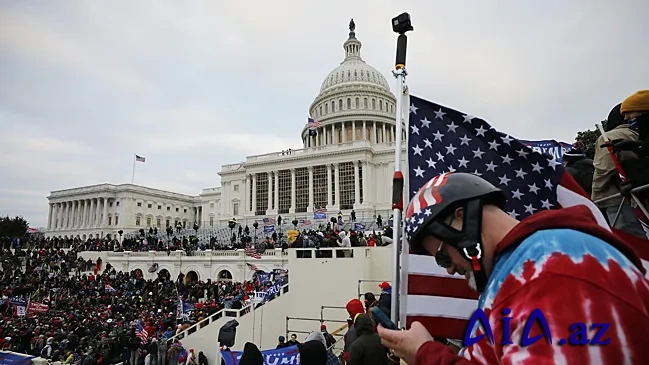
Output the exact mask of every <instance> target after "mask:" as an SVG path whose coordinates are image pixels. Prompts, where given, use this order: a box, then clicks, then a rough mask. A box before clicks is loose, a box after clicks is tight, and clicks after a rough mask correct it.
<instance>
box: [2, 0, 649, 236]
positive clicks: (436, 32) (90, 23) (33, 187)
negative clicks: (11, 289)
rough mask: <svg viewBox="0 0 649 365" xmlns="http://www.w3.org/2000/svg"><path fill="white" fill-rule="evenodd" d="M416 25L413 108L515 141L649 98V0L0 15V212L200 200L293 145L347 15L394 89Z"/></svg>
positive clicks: (170, 4) (58, 6)
mask: <svg viewBox="0 0 649 365" xmlns="http://www.w3.org/2000/svg"><path fill="white" fill-rule="evenodd" d="M402 11H408V12H410V14H411V15H412V18H413V24H414V26H415V32H413V33H412V34H411V36H410V37H409V49H408V71H409V78H408V83H409V86H410V90H411V92H412V94H413V95H417V96H421V97H425V98H428V99H431V100H434V101H436V102H438V103H441V104H446V105H448V106H450V107H455V108H456V109H459V110H462V111H466V112H468V113H471V114H473V115H477V116H481V117H483V118H486V119H487V120H489V121H490V122H491V124H492V125H494V126H495V127H496V128H497V129H499V130H501V131H504V132H507V133H509V134H511V135H513V136H516V137H519V138H523V139H558V140H563V141H566V142H571V141H572V140H573V139H574V135H575V134H576V132H577V131H578V130H582V129H585V128H591V127H593V124H594V123H596V122H598V121H600V120H601V119H603V118H605V117H606V115H607V114H608V111H609V110H610V109H611V107H612V106H613V105H615V104H616V103H618V102H620V101H621V100H622V99H623V98H624V97H626V96H627V95H629V94H631V93H633V92H634V91H636V90H638V89H642V88H649V66H648V65H649V63H648V60H649V48H648V47H647V34H649V23H648V22H647V14H649V2H648V1H646V0H634V1H632V0H628V1H623V0H622V1H617V2H615V1H608V0H574V1H549V0H546V1H486V0H483V1H432V0H419V1H386V0H372V1H360V0H357V1H349V0H331V1H326V2H325V1H304V0H291V1H282V0H276V1H261V0H252V1H240V0H233V1H225V0H205V1H190V0H187V1H164V0H155V1H154V0H151V1H140V0H138V1H122V0H119V1H73V0H68V1H45V0H41V1H38V0H35V1H17V0H4V1H2V2H0V128H1V129H0V169H1V170H0V171H2V172H1V173H0V215H5V214H9V215H22V216H24V217H25V218H26V219H27V220H28V221H29V222H30V223H31V225H32V226H36V227H37V226H43V225H45V224H46V221H47V213H48V208H47V199H46V198H45V197H46V196H47V195H48V193H49V192H50V191H51V190H58V189H65V188H73V187H78V186H84V185H90V184H98V183H104V182H109V183H116V184H118V183H127V182H130V178H131V168H132V161H133V155H134V154H135V153H137V154H139V155H141V156H145V157H146V158H147V161H146V163H144V164H138V166H137V171H136V183H137V184H141V185H146V186H150V187H155V188H159V189H166V190H171V191H175V192H179V193H185V194H192V195H196V194H198V193H200V189H201V188H206V187H214V186H218V185H219V177H218V175H217V172H218V171H219V169H220V166H221V165H223V164H228V163H235V162H238V161H241V160H243V159H244V158H245V156H247V155H252V154H262V153H267V152H271V151H277V150H282V149H285V148H288V147H292V148H299V147H300V145H301V143H300V137H299V132H300V130H301V128H302V127H303V126H304V124H305V121H306V118H307V114H308V107H309V105H310V103H311V101H312V100H313V99H314V98H315V97H316V95H317V94H318V91H319V89H320V85H321V82H322V80H323V79H324V77H325V76H326V75H327V74H328V73H329V71H330V70H331V69H333V68H334V67H336V66H337V65H338V64H339V63H340V62H341V61H342V58H343V55H344V52H343V49H342V43H343V42H344V41H345V40H346V39H347V34H348V29H347V26H348V23H349V19H350V18H351V17H353V18H354V20H355V22H356V27H357V28H356V34H357V37H358V38H359V39H360V40H361V41H362V42H363V49H362V56H363V58H364V59H365V60H366V61H367V62H368V63H369V64H371V65H373V66H374V67H376V68H378V69H379V70H381V71H382V72H383V73H384V75H386V77H388V76H389V77H390V78H389V80H394V79H393V78H392V77H391V76H390V71H391V69H392V67H393V62H394V51H395V42H396V36H395V34H394V33H392V30H391V26H390V19H391V18H392V17H393V16H395V15H397V14H399V13H400V12H402Z"/></svg>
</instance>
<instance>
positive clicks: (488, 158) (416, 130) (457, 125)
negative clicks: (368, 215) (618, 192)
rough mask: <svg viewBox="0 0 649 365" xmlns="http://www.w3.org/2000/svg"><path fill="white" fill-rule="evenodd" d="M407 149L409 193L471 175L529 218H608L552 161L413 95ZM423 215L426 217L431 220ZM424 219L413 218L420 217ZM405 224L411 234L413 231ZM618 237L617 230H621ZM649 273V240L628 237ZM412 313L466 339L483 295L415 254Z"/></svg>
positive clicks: (512, 211) (410, 265) (515, 213)
mask: <svg viewBox="0 0 649 365" xmlns="http://www.w3.org/2000/svg"><path fill="white" fill-rule="evenodd" d="M410 102H411V105H410V118H409V120H410V122H409V127H410V128H409V131H408V133H409V143H408V168H409V183H410V185H409V190H410V198H411V199H412V198H413V197H414V195H415V194H416V193H417V191H418V190H419V188H420V187H421V186H422V185H423V184H425V183H427V182H428V181H429V180H430V179H432V178H433V177H435V176H437V175H439V174H442V173H445V172H455V171H458V172H468V173H472V174H474V175H478V176H480V177H482V178H484V179H485V180H488V181H489V182H491V183H492V184H494V185H495V186H497V187H499V188H501V189H502V190H503V191H504V192H505V193H506V194H507V195H508V203H507V205H506V207H505V210H506V211H507V212H508V213H509V215H511V216H512V217H515V218H516V219H519V220H520V219H523V218H525V217H527V216H529V215H531V214H534V213H536V212H540V211H543V210H545V209H556V208H560V207H562V206H563V207H568V206H573V205H580V204H583V205H587V206H589V207H590V208H591V211H592V212H593V214H594V215H595V216H596V217H597V219H598V222H599V223H600V225H602V226H605V227H608V225H607V223H606V220H605V218H604V216H603V215H602V213H601V212H600V211H599V209H597V207H596V206H595V205H594V203H593V202H591V201H590V200H589V199H588V198H586V195H585V193H584V192H583V190H582V189H581V188H580V187H579V185H577V183H576V182H575V181H574V179H572V177H571V176H570V174H568V173H564V168H563V165H562V164H561V163H559V162H557V161H556V160H554V159H553V158H552V157H550V156H549V155H545V154H540V153H538V152H534V151H533V150H532V149H531V148H530V147H528V146H526V145H524V144H523V143H521V142H520V141H518V140H517V139H515V138H513V137H511V136H509V135H506V134H503V133H500V132H498V131H496V130H495V129H493V128H492V127H491V126H490V125H489V124H488V123H487V122H486V121H484V120H482V119H480V118H477V117H474V116H471V115H469V114H465V113H461V112H459V111H456V110H453V109H450V108H447V107H444V106H441V105H438V104H435V103H432V102H429V101H426V100H423V99H420V98H417V97H414V96H411V97H410ZM424 213H425V211H424V212H421V213H419V214H420V215H421V214H424ZM418 218H419V217H418V216H417V214H415V215H414V216H413V218H412V219H418ZM409 223H410V222H406V223H405V228H406V229H408V228H409ZM616 233H617V232H616ZM624 238H625V239H627V242H628V243H629V244H631V245H632V246H633V247H634V249H636V251H637V252H638V253H639V254H640V256H641V258H642V259H643V264H644V266H645V268H647V269H648V271H649V242H647V241H646V240H643V239H638V238H634V239H629V237H627V236H625V237H624ZM405 266H406V268H407V270H408V280H407V293H408V296H407V297H406V302H405V309H404V310H405V311H406V315H407V325H408V326H410V323H412V322H413V321H419V322H421V323H422V324H423V325H424V326H425V327H426V328H428V330H429V331H430V333H431V335H433V336H436V337H445V338H450V339H461V338H463V337H464V332H465V330H466V328H467V325H468V318H469V317H470V315H471V314H472V313H473V311H474V310H475V309H476V308H477V301H476V299H477V298H478V293H476V292H474V291H473V290H471V289H470V288H469V286H468V284H467V283H466V280H465V279H464V277H461V276H451V275H448V274H447V273H446V270H444V269H442V268H440V267H439V266H438V265H437V264H436V262H435V260H434V258H433V257H432V256H419V255H412V254H410V255H408V260H407V264H406V265H405Z"/></svg>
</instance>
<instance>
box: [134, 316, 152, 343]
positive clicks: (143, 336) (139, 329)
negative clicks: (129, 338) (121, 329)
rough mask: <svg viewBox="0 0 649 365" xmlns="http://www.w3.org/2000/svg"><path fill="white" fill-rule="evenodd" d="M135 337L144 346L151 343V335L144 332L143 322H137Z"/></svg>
mask: <svg viewBox="0 0 649 365" xmlns="http://www.w3.org/2000/svg"><path fill="white" fill-rule="evenodd" d="M135 336H137V338H139V339H140V342H142V344H144V345H146V343H147V342H149V334H148V333H147V332H146V331H145V330H144V326H142V321H137V325H136V327H135Z"/></svg>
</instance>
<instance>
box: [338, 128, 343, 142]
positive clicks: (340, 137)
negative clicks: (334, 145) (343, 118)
mask: <svg viewBox="0 0 649 365" xmlns="http://www.w3.org/2000/svg"><path fill="white" fill-rule="evenodd" d="M342 141H343V130H342V128H341V129H338V143H340V142H342Z"/></svg>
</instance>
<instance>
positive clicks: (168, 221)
mask: <svg viewBox="0 0 649 365" xmlns="http://www.w3.org/2000/svg"><path fill="white" fill-rule="evenodd" d="M169 223H171V222H170V221H169V219H167V225H166V226H165V227H169Z"/></svg>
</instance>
